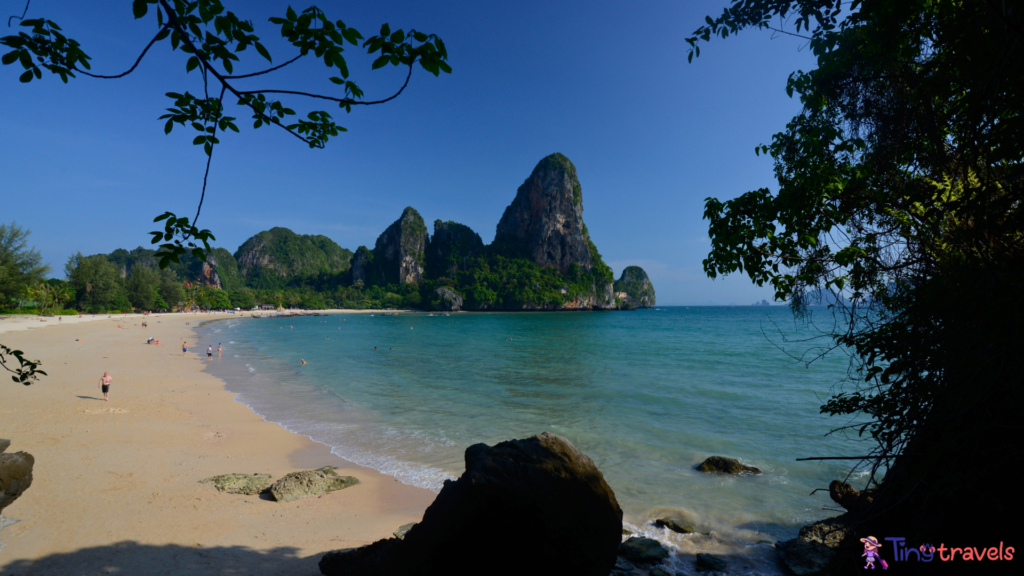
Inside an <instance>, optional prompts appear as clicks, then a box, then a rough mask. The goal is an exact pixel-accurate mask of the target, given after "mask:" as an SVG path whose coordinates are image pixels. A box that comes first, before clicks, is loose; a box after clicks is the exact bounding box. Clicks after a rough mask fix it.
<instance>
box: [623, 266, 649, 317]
mask: <svg viewBox="0 0 1024 576" xmlns="http://www.w3.org/2000/svg"><path fill="white" fill-rule="evenodd" d="M613 289H614V290H615V296H616V297H617V298H619V299H620V300H621V301H622V302H623V304H627V305H629V306H633V307H636V308H653V307H654V303H655V297H654V285H653V284H651V279H650V278H648V277H647V272H644V269H643V268H641V267H639V266H626V269H625V270H623V271H622V274H621V275H620V276H619V279H618V280H616V281H615V285H614V287H613Z"/></svg>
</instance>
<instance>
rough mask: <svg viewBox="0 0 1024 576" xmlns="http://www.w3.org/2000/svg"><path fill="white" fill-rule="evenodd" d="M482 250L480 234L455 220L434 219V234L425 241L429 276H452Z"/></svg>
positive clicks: (482, 243)
mask: <svg viewBox="0 0 1024 576" xmlns="http://www.w3.org/2000/svg"><path fill="white" fill-rule="evenodd" d="M483 251H484V242H483V240H481V239H480V235H479V234H477V233H476V232H473V230H472V229H471V228H470V227H469V226H465V225H463V224H459V223H457V222H452V221H450V220H449V221H448V222H442V221H440V220H434V235H433V236H432V237H431V238H430V241H429V242H428V243H427V255H426V267H427V270H428V275H429V276H430V277H431V278H454V276H455V274H457V273H458V272H460V271H466V270H468V269H469V267H470V259H471V258H473V257H474V256H478V255H479V254H481V253H482V252H483Z"/></svg>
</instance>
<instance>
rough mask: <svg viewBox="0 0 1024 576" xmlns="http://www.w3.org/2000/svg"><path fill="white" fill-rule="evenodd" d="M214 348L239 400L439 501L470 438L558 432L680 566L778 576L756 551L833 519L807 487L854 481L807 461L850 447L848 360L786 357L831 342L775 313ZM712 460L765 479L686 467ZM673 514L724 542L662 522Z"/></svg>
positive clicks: (483, 326) (744, 311)
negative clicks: (688, 561)
mask: <svg viewBox="0 0 1024 576" xmlns="http://www.w3.org/2000/svg"><path fill="white" fill-rule="evenodd" d="M815 314H816V316H815V317H816V318H817V319H820V320H821V321H822V322H823V323H828V322H829V320H830V315H829V312H828V310H827V309H824V308H822V309H819V310H818V311H816V312H815ZM828 325H831V324H830V323H828ZM202 334H203V336H202V338H201V341H200V345H199V348H203V347H205V346H206V345H207V343H212V344H213V345H214V347H216V345H217V343H218V342H222V343H223V344H224V347H225V354H224V356H225V358H224V360H223V361H222V364H221V365H220V366H219V367H217V370H218V371H220V372H221V373H227V374H230V375H231V376H230V377H229V378H226V381H227V382H228V389H229V390H231V391H233V392H237V393H239V397H238V400H239V401H240V402H243V403H245V404H247V405H248V406H250V407H251V408H252V409H253V410H254V411H256V412H257V413H259V414H261V415H263V416H264V417H266V418H267V419H268V420H272V421H274V422H278V423H280V424H283V425H284V426H286V427H287V428H288V429H289V430H292V431H294V432H296V433H300V434H303V435H306V436H309V437H310V438H312V439H314V440H317V441H319V442H323V443H324V444H327V445H329V446H330V447H331V448H332V449H333V451H334V452H335V453H336V454H338V455H339V456H341V457H343V458H346V459H348V460H350V461H353V462H356V463H359V464H363V465H366V466H370V467H372V468H375V469H378V470H381V471H382V472H385V473H388V474H392V475H394V476H395V477H396V478H398V479H399V480H401V481H403V482H406V483H409V484H414V485H417V486H422V487H426V488H430V489H432V490H435V491H437V490H439V489H440V487H441V485H442V482H443V480H444V479H445V478H451V477H456V476H458V475H459V474H461V472H462V470H463V467H464V465H463V451H464V450H465V448H466V447H467V446H469V445H471V444H474V443H477V442H485V443H487V444H494V443H496V442H499V441H502V440H506V439H510V438H522V437H526V436H530V435H532V434H536V433H539V432H542V431H549V432H553V433H556V434H560V435H562V436H565V437H566V438H568V439H569V440H571V441H572V442H573V443H574V444H575V445H576V446H577V447H578V448H579V449H580V450H582V451H583V452H584V453H586V454H588V455H589V456H590V457H591V458H593V459H594V461H595V462H596V463H597V465H598V467H599V468H600V469H601V471H602V472H603V473H604V475H605V478H606V479H607V481H608V483H609V484H610V485H611V487H612V488H613V489H614V490H615V494H616V496H617V498H618V500H619V503H620V504H621V506H622V508H623V510H624V513H625V520H626V522H627V525H628V526H631V527H632V528H633V529H634V530H636V531H638V532H642V533H645V534H648V535H651V536H655V537H658V538H659V539H661V540H663V541H664V542H666V543H668V544H670V545H672V546H673V547H674V551H676V552H678V553H679V554H680V558H685V557H686V554H688V553H693V552H696V551H712V552H718V553H723V554H729V555H731V557H734V558H738V559H739V560H738V561H737V562H738V564H737V563H736V562H734V564H736V566H735V567H736V568H742V569H741V570H739V571H740V572H743V571H747V572H752V573H772V572H774V571H775V568H774V564H773V562H772V561H771V553H770V551H768V550H767V548H768V546H767V545H766V544H765V543H764V542H763V541H767V542H773V541H775V540H778V539H785V538H791V537H793V536H795V535H796V532H797V530H798V529H799V527H800V526H802V525H803V524H806V523H809V522H812V521H815V520H818V519H821V518H824V517H827V516H832V515H835V512H830V511H828V510H823V507H827V506H834V505H832V503H831V501H830V500H829V499H828V495H827V491H826V492H818V493H816V494H815V495H811V494H810V492H811V491H812V490H814V489H815V488H823V487H827V486H828V483H829V482H830V481H831V480H833V479H836V478H843V477H845V475H846V473H847V471H848V469H847V468H846V467H845V466H844V464H842V463H836V462H835V461H832V462H829V461H826V462H824V463H821V462H797V461H796V459H797V458H800V457H808V456H829V455H836V454H852V453H853V452H850V451H851V450H853V451H854V452H856V450H857V449H858V447H857V446H855V443H854V442H853V441H851V440H847V439H844V438H841V437H826V436H825V433H826V432H828V431H829V429H831V428H833V427H836V426H839V425H841V424H843V423H845V421H840V420H838V419H831V418H829V417H827V416H822V415H819V413H818V411H819V406H820V405H821V403H822V402H823V400H824V399H825V398H826V397H827V396H828V394H829V390H830V388H831V386H833V385H834V384H836V383H837V382H839V381H841V380H842V379H843V378H844V377H845V375H846V369H847V362H848V360H847V358H846V356H845V355H843V354H841V353H838V352H837V353H833V354H831V355H829V356H826V357H825V358H824V359H821V360H818V361H816V362H814V363H813V364H811V365H810V366H809V367H808V366H805V364H803V363H799V362H796V361H794V360H793V359H792V358H790V357H789V356H788V355H787V354H786V353H784V352H783V351H782V350H780V347H781V348H784V349H785V350H786V351H787V352H790V353H792V354H795V355H797V356H800V355H804V354H807V353H809V354H810V355H814V353H815V351H814V348H815V347H817V346H823V345H827V343H828V341H827V340H824V339H822V340H817V341H809V342H808V341H797V340H803V339H807V338H811V337H814V336H816V335H819V332H817V331H815V330H814V329H812V328H810V327H807V326H804V325H801V324H797V323H796V322H795V321H794V320H793V317H792V313H791V312H790V311H789V309H788V308H786V307H781V306H778V307H769V308H763V307H743V308H741V307H690V308H685V307H667V308H666V307H660V308H656V309H652V310H639V311H635V312H609V313H571V312H566V313H493V314H488V313H470V314H455V315H452V316H448V317H445V316H428V315H427V314H425V313H407V314H401V315H399V316H397V317H386V316H380V315H375V316H371V315H369V314H344V315H340V314H339V315H331V316H327V317H305V318H282V319H250V318H238V319H231V320H226V321H221V322H214V323H211V324H209V325H207V326H205V327H204V328H203V333H202ZM374 347H376V348H377V350H376V351H375V350H374ZM301 359H305V360H306V362H307V364H306V365H300V364H299V362H300V360H301ZM225 371H226V372H225ZM860 449H863V448H860ZM715 454H719V455H725V456H731V457H735V458H739V459H740V461H742V462H744V463H746V464H749V465H753V466H756V467H758V468H760V469H761V470H762V471H763V474H761V475H757V476H736V477H733V476H724V477H723V476H718V475H707V474H702V473H700V472H697V471H696V470H694V467H695V466H696V465H697V464H699V463H700V462H701V461H702V460H703V459H704V458H706V457H707V456H710V455H715ZM662 515H676V516H683V517H686V518H689V519H691V520H692V521H694V522H695V523H696V524H697V528H698V530H699V531H701V532H713V534H711V535H710V536H699V535H695V536H679V535H675V534H674V533H668V532H666V531H665V530H661V529H656V528H653V527H652V526H650V520H651V519H652V518H654V517H658V516H662ZM759 541H762V542H761V543H760V544H759V543H758V542H759ZM680 562H682V560H680Z"/></svg>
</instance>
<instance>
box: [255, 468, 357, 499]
mask: <svg viewBox="0 0 1024 576" xmlns="http://www.w3.org/2000/svg"><path fill="white" fill-rule="evenodd" d="M356 484H359V480H358V479H356V478H355V477H354V476H339V475H338V473H337V472H335V468H334V466H324V467H323V468H319V469H317V470H303V471H301V472H292V473H290V474H287V475H285V477H284V478H281V479H280V480H278V481H277V482H274V485H273V486H271V487H270V494H271V495H272V496H273V497H274V500H277V501H278V502H291V501H292V500H298V499H300V498H306V497H309V496H316V495H318V494H324V493H326V492H334V491H335V490H341V489H342V488H348V487H349V486H355V485H356Z"/></svg>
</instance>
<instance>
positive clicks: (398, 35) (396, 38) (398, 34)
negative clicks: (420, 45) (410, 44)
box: [391, 30, 405, 44]
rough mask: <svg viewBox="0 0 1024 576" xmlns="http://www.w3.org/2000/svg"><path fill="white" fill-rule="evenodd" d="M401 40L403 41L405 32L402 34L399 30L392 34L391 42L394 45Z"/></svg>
mask: <svg viewBox="0 0 1024 576" xmlns="http://www.w3.org/2000/svg"><path fill="white" fill-rule="evenodd" d="M403 40H405V32H403V31H401V30H399V31H398V32H395V33H394V34H392V35H391V41H392V42H395V43H396V44H397V43H398V42H401V41H403Z"/></svg>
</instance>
